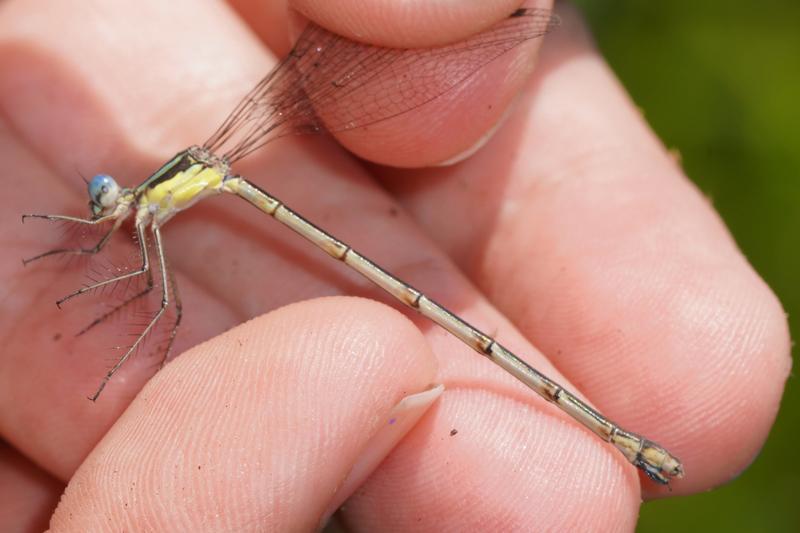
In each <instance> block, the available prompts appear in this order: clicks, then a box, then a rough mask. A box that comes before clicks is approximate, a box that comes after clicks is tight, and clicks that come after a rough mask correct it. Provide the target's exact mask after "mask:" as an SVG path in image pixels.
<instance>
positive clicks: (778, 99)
mask: <svg viewBox="0 0 800 533" xmlns="http://www.w3.org/2000/svg"><path fill="white" fill-rule="evenodd" d="M576 3H577V4H578V5H579V6H581V8H583V10H584V12H585V13H586V15H587V17H588V19H589V22H590V25H591V27H592V30H593V31H594V34H595V36H596V38H597V41H598V45H599V47H600V48H601V50H602V51H603V52H604V54H605V56H606V58H607V60H608V62H609V63H610V64H611V66H612V68H613V69H614V70H615V71H616V73H617V75H618V76H619V77H620V79H621V80H622V83H623V84H624V85H625V86H626V87H627V89H628V91H629V92H630V93H631V95H632V96H633V99H634V100H635V101H636V103H637V104H638V105H639V106H640V107H641V108H642V110H643V112H644V113H645V116H646V117H647V119H648V121H649V122H650V124H651V125H652V126H653V128H654V129H655V130H656V132H657V133H658V134H659V136H660V137H661V138H662V139H663V141H664V143H665V144H666V145H667V146H668V147H670V148H674V149H676V150H677V151H678V152H680V154H681V157H682V161H683V166H684V168H685V170H686V173H687V174H688V175H689V176H690V177H691V178H692V179H693V180H694V181H695V183H697V184H698V186H699V187H700V188H701V189H702V190H703V191H704V193H705V194H706V195H708V197H709V198H711V200H712V201H713V203H714V205H715V206H716V208H717V210H718V211H719V212H720V214H721V215H722V217H723V218H724V219H725V221H726V222H727V224H728V227H729V228H730V229H731V231H732V232H733V235H734V236H735V238H736V241H737V242H738V243H739V246H740V247H741V249H742V250H743V251H744V253H745V255H746V256H747V257H748V259H749V260H750V262H751V263H752V264H753V266H754V267H755V268H756V270H757V271H758V272H760V273H761V275H762V276H763V277H764V279H766V281H767V283H769V285H770V286H771V287H772V289H773V290H774V291H775V292H776V293H777V294H778V297H779V298H780V299H781V302H783V306H784V308H785V309H786V311H787V312H788V314H789V320H790V326H791V329H792V332H793V334H794V337H796V336H797V335H798V332H800V103H798V100H800V2H797V1H778V0H773V1H766V2H738V3H737V2H724V1H722V0H711V1H706V2H690V1H686V0H679V1H672V2H641V1H638V2H635V1H632V0H622V1H616V2H610V1H594V2H592V1H589V0H578V1H577V2H576ZM796 355H797V350H796V349H795V352H794V356H795V357H796ZM795 364H796V363H795ZM798 388H799V387H798V384H797V380H796V379H795V378H790V379H789V381H788V383H787V386H786V395H785V397H784V403H783V406H782V408H781V411H780V413H779V415H778V420H777V423H776V425H775V428H774V430H773V431H772V433H771V434H770V437H769V440H768V441H767V443H766V446H765V447H764V449H763V451H762V453H761V455H760V456H759V457H758V459H757V460H756V461H755V463H754V464H753V465H752V466H751V467H750V468H749V469H748V470H747V471H746V472H745V473H744V474H742V475H741V477H739V478H738V479H736V480H734V481H733V482H731V483H729V484H728V485H726V486H724V487H722V488H720V489H719V490H715V491H713V492H710V493H705V494H699V495H696V496H691V497H684V498H674V499H670V500H664V501H658V502H652V503H648V504H646V505H645V506H643V508H642V512H641V522H640V525H639V531H641V532H655V531H669V532H674V531H699V530H710V531H747V532H758V531H765V532H766V531H769V532H774V531H791V532H800V464H799V461H798V457H799V456H800V429H798V425H799V424H798V420H800V391H798Z"/></svg>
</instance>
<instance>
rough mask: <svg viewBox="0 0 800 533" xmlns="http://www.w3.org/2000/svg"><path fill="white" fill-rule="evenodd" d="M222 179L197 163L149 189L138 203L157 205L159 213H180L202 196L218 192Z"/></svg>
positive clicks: (221, 176) (215, 172)
mask: <svg viewBox="0 0 800 533" xmlns="http://www.w3.org/2000/svg"><path fill="white" fill-rule="evenodd" d="M223 178H224V176H223V175H222V174H221V173H220V172H219V171H218V170H215V169H214V168H211V167H208V166H206V165H204V164H202V163H197V164H194V165H192V166H190V167H189V168H187V169H186V170H183V171H181V172H178V173H177V174H175V175H174V176H173V177H171V178H170V179H168V180H166V181H163V182H161V183H159V184H158V185H155V186H153V187H151V188H149V189H148V190H147V191H146V192H145V193H144V194H143V195H142V199H141V200H140V201H141V202H142V203H144V204H147V205H148V206H153V205H157V206H158V210H159V212H164V211H166V212H175V211H180V210H182V209H186V208H187V207H189V206H190V205H192V204H193V203H195V202H196V201H198V200H200V199H201V198H203V197H204V196H208V195H209V194H214V193H218V192H220V191H221V189H222V180H223Z"/></svg>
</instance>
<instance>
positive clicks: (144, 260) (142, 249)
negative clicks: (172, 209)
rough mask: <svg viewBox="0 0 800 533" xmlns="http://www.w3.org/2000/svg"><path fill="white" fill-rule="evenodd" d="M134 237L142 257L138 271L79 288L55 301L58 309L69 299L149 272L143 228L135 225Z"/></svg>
mask: <svg viewBox="0 0 800 533" xmlns="http://www.w3.org/2000/svg"><path fill="white" fill-rule="evenodd" d="M136 236H137V238H138V240H139V253H140V254H141V256H142V267H141V268H140V269H138V270H134V271H133V272H128V273H126V274H122V275H120V276H115V277H113V278H110V279H106V280H103V281H100V282H98V283H92V284H91V285H87V286H85V287H81V288H80V289H78V290H77V291H75V292H72V293H70V294H68V295H66V296H64V297H63V298H61V299H60V300H58V301H56V305H57V306H58V307H61V304H63V303H64V302H66V301H67V300H71V299H73V298H75V297H76V296H80V295H81V294H85V293H87V292H89V291H92V290H94V289H99V288H100V287H104V286H106V285H109V284H111V283H116V282H119V281H122V280H125V279H128V278H132V277H135V276H141V275H142V274H144V273H146V272H147V271H148V270H150V261H149V257H148V255H147V240H146V239H145V234H144V227H143V226H142V225H141V224H137V225H136Z"/></svg>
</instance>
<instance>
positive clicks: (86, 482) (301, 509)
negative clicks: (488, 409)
mask: <svg viewBox="0 0 800 533" xmlns="http://www.w3.org/2000/svg"><path fill="white" fill-rule="evenodd" d="M435 368H436V367H435V360H434V358H433V355H432V353H431V352H430V350H429V348H428V347H427V345H426V343H425V341H424V339H423V338H422V336H421V335H420V334H419V332H418V330H416V328H414V327H413V325H412V324H411V323H410V322H409V321H408V320H407V319H405V318H404V317H402V316H401V315H400V314H399V313H397V312H395V311H392V310H390V309H388V308H386V307H385V306H382V305H379V304H376V303H374V302H369V301H367V300H362V299H352V298H349V299H344V298H336V299H325V300H315V301H311V302H304V303H301V304H297V305H293V306H289V307H286V308H283V309H280V310H278V311H275V312H273V313H270V314H269V315H266V316H264V317H262V318H259V319H257V320H254V321H252V322H249V323H247V324H245V325H243V326H241V327H238V328H236V329H234V330H231V331H229V332H227V333H226V334H224V335H222V336H221V337H217V338H215V339H213V340H212V341H210V342H208V343H205V344H202V345H200V346H198V347H196V348H195V349H192V350H191V351H190V352H188V353H186V354H185V355H184V356H183V357H181V358H180V359H179V360H177V361H176V362H175V363H174V364H172V365H169V366H168V367H166V368H165V369H164V371H163V372H160V373H159V374H158V376H157V377H155V378H154V379H153V380H151V382H150V383H149V384H148V385H147V386H146V387H145V388H144V389H143V390H142V393H141V394H140V395H139V396H138V398H137V399H136V400H135V401H134V402H133V403H132V404H131V406H130V408H129V409H128V410H127V411H126V412H125V414H124V416H123V417H121V418H120V420H119V421H118V422H117V423H116V424H115V425H114V427H113V428H112V430H111V431H110V432H109V433H108V434H107V435H106V436H105V438H104V439H103V440H102V441H101V443H100V444H99V445H98V446H97V448H95V450H94V451H93V452H92V454H91V455H90V456H89V457H88V458H87V460H86V461H85V462H84V464H83V465H82V466H81V468H80V469H79V470H78V472H77V473H76V474H75V476H74V477H73V479H72V480H71V481H70V484H69V486H68V487H67V490H66V492H65V494H64V498H63V499H62V501H61V503H60V505H59V507H58V509H57V511H56V513H55V515H54V517H53V522H52V527H53V528H54V529H56V530H59V529H63V530H69V531H93V530H97V529H102V527H103V525H104V524H108V523H109V520H111V521H112V522H113V523H115V524H117V525H118V526H117V527H123V528H130V529H133V530H141V529H156V530H162V531H167V530H169V531H178V530H183V531H191V530H204V531H209V530H219V529H221V528H223V527H224V528H225V529H229V530H236V531H244V530H256V529H263V528H268V529H270V530H276V531H289V530H292V531H299V530H310V529H313V528H314V527H316V526H317V525H318V524H319V523H320V520H321V519H322V517H323V514H324V513H325V511H326V509H327V507H328V505H329V504H330V502H331V499H332V496H333V495H335V494H336V493H337V491H338V490H340V489H341V488H342V486H341V484H342V480H344V479H345V477H346V476H347V475H348V473H349V472H350V471H351V469H352V468H353V466H354V465H355V464H356V463H357V461H358V459H359V457H360V456H361V455H362V454H364V453H366V450H365V447H366V446H367V444H368V442H369V440H370V438H371V437H372V436H374V435H376V434H377V433H378V432H379V431H380V430H382V429H384V428H389V427H390V426H389V425H390V423H391V420H390V417H389V413H390V412H391V410H392V407H393V406H394V405H395V404H397V403H398V402H399V401H400V400H401V399H402V398H403V397H404V396H408V395H409V394H415V393H419V392H422V391H425V390H426V389H428V388H429V387H430V384H431V382H432V380H433V378H434V375H435ZM381 451H382V453H383V454H384V455H385V454H386V453H388V451H389V449H383V450H381ZM350 490H352V487H350ZM121 502H122V504H121Z"/></svg>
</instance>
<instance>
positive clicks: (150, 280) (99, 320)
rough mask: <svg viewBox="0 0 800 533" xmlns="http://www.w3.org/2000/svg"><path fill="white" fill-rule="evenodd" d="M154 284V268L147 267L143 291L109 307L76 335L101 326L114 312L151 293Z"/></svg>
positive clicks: (77, 335)
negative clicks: (145, 283)
mask: <svg viewBox="0 0 800 533" xmlns="http://www.w3.org/2000/svg"><path fill="white" fill-rule="evenodd" d="M153 286H154V285H153V270H152V269H147V285H146V286H145V288H144V289H142V290H141V291H139V292H137V293H136V294H134V295H133V296H131V297H130V298H128V299H126V300H125V301H123V302H121V303H119V304H117V305H115V306H114V307H113V308H111V309H109V310H108V311H106V312H105V313H103V314H102V315H100V316H99V317H97V318H95V319H94V320H92V322H91V324H89V325H87V326H86V327H85V328H83V329H82V330H80V331H79V332H78V333H76V334H75V336H76V337H80V336H81V335H83V334H84V333H86V332H87V331H89V330H90V329H92V328H94V327H95V326H99V325H100V324H102V323H103V322H105V321H106V320H107V319H108V318H109V317H110V316H112V315H113V314H115V313H118V312H119V311H121V310H122V309H124V308H125V307H127V306H128V305H130V304H131V303H133V302H134V301H136V300H138V299H139V298H142V297H144V296H146V295H147V294H149V293H150V291H152V290H153Z"/></svg>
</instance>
